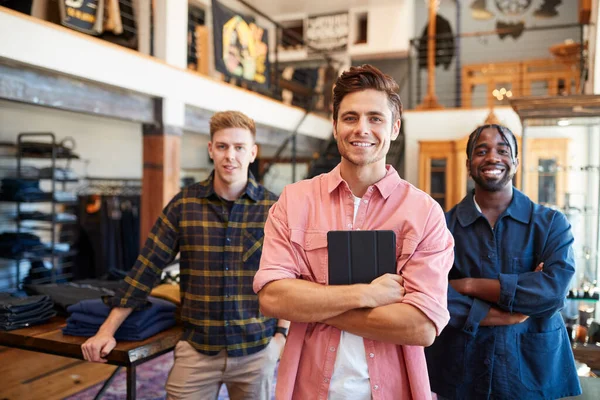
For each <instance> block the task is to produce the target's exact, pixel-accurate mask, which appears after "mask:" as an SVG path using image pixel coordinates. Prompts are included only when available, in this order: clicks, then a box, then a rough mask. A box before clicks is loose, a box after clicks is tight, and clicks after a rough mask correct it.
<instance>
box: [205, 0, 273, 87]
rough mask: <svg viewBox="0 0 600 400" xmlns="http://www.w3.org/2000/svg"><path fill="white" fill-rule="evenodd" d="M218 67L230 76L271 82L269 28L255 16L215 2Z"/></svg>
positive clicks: (255, 81) (260, 83)
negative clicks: (262, 26)
mask: <svg viewBox="0 0 600 400" xmlns="http://www.w3.org/2000/svg"><path fill="white" fill-rule="evenodd" d="M212 13H213V37H214V48H215V68H216V69H217V71H219V72H221V73H223V74H225V75H228V76H230V77H235V78H241V79H244V80H246V81H249V82H252V83H256V84H259V85H264V86H268V85H269V46H268V32H267V30H266V29H264V28H261V27H259V26H258V25H256V23H255V22H254V19H253V18H251V17H248V16H244V15H240V14H239V13H236V12H234V11H232V10H230V9H228V8H227V7H224V6H223V5H222V4H220V3H219V2H218V1H216V0H213V2H212Z"/></svg>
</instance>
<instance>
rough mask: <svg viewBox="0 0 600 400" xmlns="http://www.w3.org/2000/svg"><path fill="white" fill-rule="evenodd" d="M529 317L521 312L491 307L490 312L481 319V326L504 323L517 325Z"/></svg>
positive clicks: (502, 324)
mask: <svg viewBox="0 0 600 400" xmlns="http://www.w3.org/2000/svg"><path fill="white" fill-rule="evenodd" d="M527 318H529V317H528V316H527V315H524V314H520V313H512V314H511V313H509V312H506V311H502V310H499V309H497V308H494V307H491V308H490V311H489V312H488V314H487V315H486V316H485V318H484V319H482V320H481V323H480V325H481V326H504V325H516V324H520V323H521V322H525V321H526V320H527Z"/></svg>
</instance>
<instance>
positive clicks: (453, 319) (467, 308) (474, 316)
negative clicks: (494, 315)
mask: <svg viewBox="0 0 600 400" xmlns="http://www.w3.org/2000/svg"><path fill="white" fill-rule="evenodd" d="M448 311H450V322H448V325H450V326H452V327H454V328H456V329H460V330H461V331H463V332H464V333H466V334H467V335H470V336H475V335H476V334H477V331H478V329H479V325H480V324H481V321H482V320H483V319H484V318H485V317H486V316H487V314H488V312H489V311H490V305H489V304H488V303H486V302H485V301H482V300H479V299H476V298H473V297H470V296H465V295H462V294H460V293H458V292H457V291H456V290H455V289H454V288H453V287H452V286H450V285H448Z"/></svg>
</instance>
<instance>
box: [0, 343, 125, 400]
mask: <svg viewBox="0 0 600 400" xmlns="http://www.w3.org/2000/svg"><path fill="white" fill-rule="evenodd" d="M115 368H116V367H115V366H112V365H104V364H94V363H88V362H85V361H80V360H76V359H74V358H65V357H58V356H53V355H49V354H41V353H35V352H32V351H25V350H17V349H10V348H6V347H0V381H1V382H2V384H1V385H0V399H1V400H22V399H31V400H36V399H40V400H41V399H44V400H59V399H64V398H65V397H68V396H70V395H73V394H75V393H78V392H80V391H82V390H84V389H86V388H88V387H90V386H93V385H95V384H97V383H99V382H102V381H104V380H106V379H107V378H108V377H109V376H110V374H111V373H112V372H113V371H114V370H115Z"/></svg>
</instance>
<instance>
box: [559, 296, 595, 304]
mask: <svg viewBox="0 0 600 400" xmlns="http://www.w3.org/2000/svg"><path fill="white" fill-rule="evenodd" d="M567 300H569V301H584V302H586V303H596V302H598V301H599V300H598V299H579V298H575V297H567Z"/></svg>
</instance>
